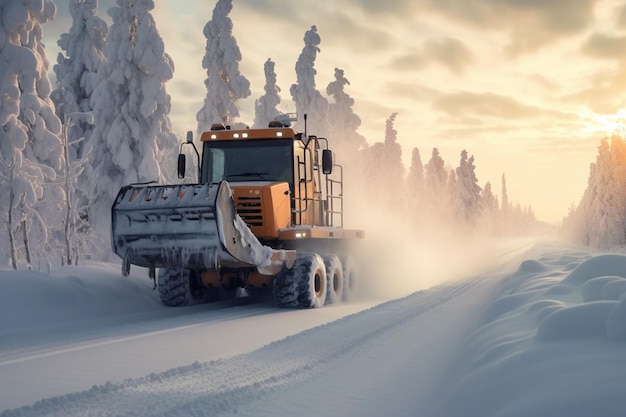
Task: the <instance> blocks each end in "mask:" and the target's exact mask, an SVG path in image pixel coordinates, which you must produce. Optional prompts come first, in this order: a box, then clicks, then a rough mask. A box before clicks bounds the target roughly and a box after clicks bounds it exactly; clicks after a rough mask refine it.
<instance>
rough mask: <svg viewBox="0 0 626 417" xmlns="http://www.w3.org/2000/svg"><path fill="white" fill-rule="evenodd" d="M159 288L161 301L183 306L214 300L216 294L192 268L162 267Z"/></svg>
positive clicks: (167, 304) (173, 305)
mask: <svg viewBox="0 0 626 417" xmlns="http://www.w3.org/2000/svg"><path fill="white" fill-rule="evenodd" d="M158 290H159V297H160V299H161V302H162V303H163V304H165V305H166V306H170V307H182V306H190V305H196V304H202V303H206V302H209V301H213V299H214V295H213V294H211V291H207V289H206V288H204V286H203V285H202V279H201V277H200V274H199V273H198V272H196V271H194V270H192V269H178V268H174V269H170V268H160V269H159V278H158Z"/></svg>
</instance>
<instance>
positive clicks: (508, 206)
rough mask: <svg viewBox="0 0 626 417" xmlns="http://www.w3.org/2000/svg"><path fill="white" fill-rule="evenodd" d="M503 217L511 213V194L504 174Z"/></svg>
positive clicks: (501, 207)
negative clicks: (507, 188)
mask: <svg viewBox="0 0 626 417" xmlns="http://www.w3.org/2000/svg"><path fill="white" fill-rule="evenodd" d="M500 209H501V210H502V214H503V215H505V216H506V215H507V214H508V212H510V211H511V204H510V203H509V194H508V192H507V190H506V176H505V174H502V204H501V206H500Z"/></svg>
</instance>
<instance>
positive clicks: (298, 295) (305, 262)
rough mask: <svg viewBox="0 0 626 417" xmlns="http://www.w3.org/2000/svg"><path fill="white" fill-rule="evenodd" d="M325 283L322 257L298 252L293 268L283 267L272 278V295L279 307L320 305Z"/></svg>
mask: <svg viewBox="0 0 626 417" xmlns="http://www.w3.org/2000/svg"><path fill="white" fill-rule="evenodd" d="M327 284H328V283H327V281H326V268H325V266H324V261H323V260H322V258H321V257H320V256H319V255H318V254H316V253H303V254H300V253H299V254H298V256H297V258H296V261H295V263H294V265H293V268H291V269H283V270H282V271H281V272H280V273H279V274H278V275H277V276H276V278H275V279H274V297H275V298H276V301H277V302H278V304H279V305H280V306H281V307H296V308H316V307H322V306H323V305H324V302H325V301H326V291H327Z"/></svg>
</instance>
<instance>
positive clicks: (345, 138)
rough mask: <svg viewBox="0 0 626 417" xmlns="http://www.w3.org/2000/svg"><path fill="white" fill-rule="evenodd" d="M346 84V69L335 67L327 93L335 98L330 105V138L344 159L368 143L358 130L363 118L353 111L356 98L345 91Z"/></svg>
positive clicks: (348, 82)
mask: <svg viewBox="0 0 626 417" xmlns="http://www.w3.org/2000/svg"><path fill="white" fill-rule="evenodd" d="M346 85H350V81H348V79H347V78H346V77H345V76H344V71H343V70H342V69H339V68H335V81H332V82H330V83H329V84H328V86H327V87H326V94H328V96H329V97H332V98H333V100H334V102H333V103H330V104H329V106H328V109H329V111H328V122H329V128H330V132H329V140H331V141H332V144H333V149H335V150H336V151H337V152H338V153H339V154H340V155H341V156H342V157H343V158H342V160H344V161H347V160H348V157H351V156H353V155H358V152H359V151H360V150H361V149H363V148H364V147H365V146H366V145H367V143H366V140H365V137H364V136H363V135H361V134H360V133H358V131H357V130H358V129H359V127H360V126H361V118H360V117H359V116H357V115H356V114H354V111H352V106H353V105H354V99H353V98H352V97H350V95H348V93H346V92H345V90H344V88H345V86H346Z"/></svg>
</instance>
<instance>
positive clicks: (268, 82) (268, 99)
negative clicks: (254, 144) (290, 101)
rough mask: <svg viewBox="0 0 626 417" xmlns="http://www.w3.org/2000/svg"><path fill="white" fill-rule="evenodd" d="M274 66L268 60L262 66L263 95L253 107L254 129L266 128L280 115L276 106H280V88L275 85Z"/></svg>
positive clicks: (272, 62)
mask: <svg viewBox="0 0 626 417" xmlns="http://www.w3.org/2000/svg"><path fill="white" fill-rule="evenodd" d="M275 66H276V64H275V63H274V61H272V60H271V59H270V58H268V59H267V61H265V65H263V72H264V73H265V86H264V87H263V90H264V91H265V94H263V95H262V96H261V97H259V99H258V100H256V102H255V105H254V125H253V127H255V128H260V127H267V125H268V124H269V122H270V121H271V120H274V119H275V118H276V116H278V115H279V114H280V112H279V111H278V108H277V107H278V105H279V104H280V95H279V93H280V87H279V86H278V84H277V83H276V72H275V71H274V68H275Z"/></svg>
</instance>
